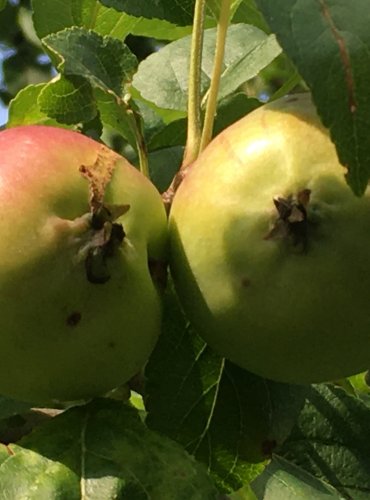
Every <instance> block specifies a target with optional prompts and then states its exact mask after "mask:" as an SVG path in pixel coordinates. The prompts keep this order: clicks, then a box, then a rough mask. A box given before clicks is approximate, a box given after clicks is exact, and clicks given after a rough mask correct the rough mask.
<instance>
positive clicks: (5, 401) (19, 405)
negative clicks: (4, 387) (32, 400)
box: [0, 396, 30, 419]
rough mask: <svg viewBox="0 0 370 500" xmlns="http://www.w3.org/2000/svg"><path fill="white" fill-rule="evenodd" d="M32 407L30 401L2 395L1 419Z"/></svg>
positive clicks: (0, 404)
mask: <svg viewBox="0 0 370 500" xmlns="http://www.w3.org/2000/svg"><path fill="white" fill-rule="evenodd" d="M29 408H30V404H29V403H24V402H23V401H16V400H14V399H9V398H6V397H4V396H0V419H3V418H8V417H11V416H13V415H16V414H17V413H21V412H23V411H26V410H28V409H29Z"/></svg>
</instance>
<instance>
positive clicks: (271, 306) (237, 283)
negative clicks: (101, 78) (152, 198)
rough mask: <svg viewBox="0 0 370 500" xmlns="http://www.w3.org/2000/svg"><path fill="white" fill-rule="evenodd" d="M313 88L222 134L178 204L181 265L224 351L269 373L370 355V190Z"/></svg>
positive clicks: (317, 369) (321, 373)
mask: <svg viewBox="0 0 370 500" xmlns="http://www.w3.org/2000/svg"><path fill="white" fill-rule="evenodd" d="M345 172H346V169H345V168H344V167H343V166H341V164H340V163H339V161H338V158H337V155H336V151H335V147H334V145H333V144H332V142H331V141H330V139H329V136H328V133H327V131H326V129H324V128H323V126H322V125H321V123H320V120H319V118H318V116H317V115H316V112H315V108H314V106H313V104H312V102H311V100H310V97H309V96H308V95H305V94H303V95H296V96H291V97H287V98H284V99H281V100H278V101H276V102H273V103H271V104H267V105H265V106H262V107H261V108H259V109H258V110H256V111H254V112H252V113H250V114H248V115H247V116H246V117H244V118H243V119H241V120H240V121H239V122H237V123H235V124H233V125H232V126H231V127H229V128H228V129H227V130H225V131H223V132H222V133H221V134H220V135H219V136H217V137H216V138H215V139H214V140H213V142H212V143H211V144H210V145H209V146H208V147H207V148H206V149H205V151H204V152H203V153H202V154H201V155H200V156H199V158H198V159H197V161H196V162H195V163H194V164H193V166H192V167H191V169H190V173H189V174H188V175H187V176H186V177H185V180H184V181H183V183H182V184H181V185H180V188H179V190H178V191H177V194H176V196H175V199H174V202H173V206H172V210H171V213H170V243H171V257H170V260H171V271H172V275H173V278H174V281H175V285H176V288H177V291H178V294H179V296H180V298H181V301H182V303H183V306H184V309H185V311H186V312H187V314H188V316H189V318H190V320H191V321H192V323H193V324H194V325H195V327H196V328H197V329H198V331H199V333H200V334H201V335H202V336H203V337H204V339H205V340H206V341H207V342H208V343H209V344H210V345H211V346H212V347H213V348H214V349H215V350H217V351H218V352H219V353H221V354H222V355H223V356H225V357H226V358H229V359H230V360H231V361H233V362H235V363H236V364H238V365H240V366H241V367H243V368H245V369H247V370H250V371H252V372H255V373H256V374H259V375H261V376H263V377H266V378H271V379H273V380H278V381H283V382H293V383H311V382H322V381H326V380H332V379H337V378H340V377H344V376H347V375H351V374H354V373H358V372H360V371H362V370H365V369H366V368H368V366H369V359H370V302H369V300H370V298H369V297H370V296H369V293H370V292H369V291H370V250H369V249H370V192H369V190H368V191H366V193H365V195H364V196H363V197H362V198H358V197H356V196H354V194H353V193H352V191H351V189H350V188H349V187H348V185H347V184H346V180H345Z"/></svg>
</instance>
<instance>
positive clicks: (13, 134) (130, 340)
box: [0, 126, 167, 404]
mask: <svg viewBox="0 0 370 500" xmlns="http://www.w3.org/2000/svg"><path fill="white" fill-rule="evenodd" d="M0 158H1V164H0V199H1V217H0V261H1V267H0V309H1V315H0V352H1V354H2V358H1V363H0V394H3V395H5V396H9V397H12V398H17V399H21V400H25V401H31V402H48V403H49V404H50V402H56V401H71V400H79V399H86V398H90V397H92V396H96V395H101V394H103V393H105V392H106V391H108V390H110V389H112V388H114V387H117V386H118V385H120V384H123V383H125V382H126V381H127V380H128V379H129V378H130V377H132V376H133V375H134V374H136V373H137V372H138V371H139V370H140V369H141V368H142V367H143V365H144V364H145V362H146V361H147V359H148V357H149V355H150V353H151V351H152V349H153V347H154V345H155V343H156V340H157V338H158V335H159V333H160V322H161V298H160V293H159V291H158V289H157V287H156V285H155V284H154V283H153V280H152V277H151V274H150V272H149V268H148V261H149V260H150V261H152V262H157V263H158V262H163V261H165V260H166V258H167V255H166V253H167V218H166V214H165V210H164V207H163V204H162V200H161V197H160V195H159V193H158V191H157V190H156V188H155V187H154V186H153V185H152V184H151V182H150V181H149V180H148V179H146V178H145V177H144V176H143V175H142V174H141V173H140V172H139V171H138V170H137V169H135V168H134V167H133V166H131V165H130V164H129V163H128V162H127V161H126V160H125V159H124V158H122V157H121V156H119V155H117V154H116V153H114V152H113V151H110V150H109V149H108V148H106V147H105V146H103V145H102V144H99V143H98V142H95V141H93V140H91V139H89V138H87V137H85V136H83V135H81V134H79V133H77V132H72V131H69V130H64V129H61V128H53V127H46V126H23V127H16V128H12V129H8V130H5V131H3V132H1V133H0ZM97 159H100V160H99V161H100V163H99V162H98V166H99V168H100V170H101V171H102V172H103V174H104V175H105V173H106V169H107V168H111V169H112V171H113V174H112V176H111V178H110V180H109V181H108V182H106V186H105V187H104V189H105V193H103V194H104V205H105V204H110V205H112V206H115V205H122V204H123V205H126V204H127V205H129V209H128V210H127V211H126V213H124V214H123V215H121V216H120V217H118V218H117V220H116V221H115V223H117V224H120V225H121V226H123V229H124V232H125V236H124V238H123V240H122V241H120V242H119V244H117V245H116V247H117V248H115V251H114V252H113V254H112V255H110V256H109V258H107V259H106V264H107V267H108V269H109V274H110V277H109V279H107V280H106V282H104V283H94V282H91V280H90V279H88V277H87V267H88V266H87V264H86V262H87V261H86V259H87V255H88V249H89V244H91V241H93V236H94V235H95V236H94V237H95V238H97V233H98V231H94V230H92V229H91V225H90V224H89V223H87V221H88V220H90V221H91V213H92V208H91V207H92V205H91V203H92V201H91V200H92V196H91V185H90V183H89V180H88V178H87V177H86V176H84V175H83V174H82V173H81V172H82V171H81V168H87V170H88V171H92V170H93V168H94V166H96V165H97ZM82 166H84V167H82ZM108 177H109V176H108ZM89 218H90V219H89Z"/></svg>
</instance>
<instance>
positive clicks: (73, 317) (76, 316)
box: [67, 311, 81, 326]
mask: <svg viewBox="0 0 370 500" xmlns="http://www.w3.org/2000/svg"><path fill="white" fill-rule="evenodd" d="M80 321H81V313H79V312H78V311H74V312H73V313H71V314H70V315H69V316H68V318H67V325H68V326H76V325H78V323H79V322H80Z"/></svg>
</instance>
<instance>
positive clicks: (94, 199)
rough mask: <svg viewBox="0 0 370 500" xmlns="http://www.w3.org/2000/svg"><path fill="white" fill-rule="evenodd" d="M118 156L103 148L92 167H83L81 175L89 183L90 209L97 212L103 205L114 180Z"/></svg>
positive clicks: (81, 167)
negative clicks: (106, 191) (110, 183)
mask: <svg viewBox="0 0 370 500" xmlns="http://www.w3.org/2000/svg"><path fill="white" fill-rule="evenodd" d="M117 159H118V156H117V154H116V153H114V152H113V151H111V150H109V149H108V148H106V147H105V146H101V147H100V149H99V152H98V155H97V158H96V160H95V162H94V163H93V164H92V165H81V166H80V173H81V174H82V176H83V177H85V179H87V180H88V182H89V189H90V208H91V211H92V212H95V211H96V210H98V209H99V208H100V207H101V206H102V205H103V200H104V195H105V190H106V188H107V186H108V184H109V182H110V181H111V179H112V176H113V172H114V169H115V166H116V164H117Z"/></svg>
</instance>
